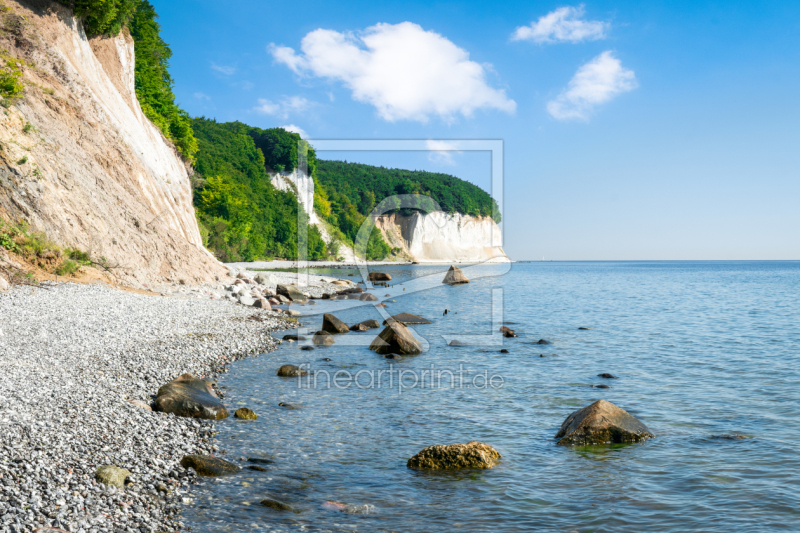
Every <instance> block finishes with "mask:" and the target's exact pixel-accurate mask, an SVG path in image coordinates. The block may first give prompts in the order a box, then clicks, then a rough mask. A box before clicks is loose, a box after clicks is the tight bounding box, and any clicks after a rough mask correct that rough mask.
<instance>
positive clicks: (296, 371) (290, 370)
mask: <svg viewBox="0 0 800 533" xmlns="http://www.w3.org/2000/svg"><path fill="white" fill-rule="evenodd" d="M307 374H308V372H307V371H306V370H303V369H302V368H300V367H299V366H295V365H283V366H282V367H280V368H279V369H278V376H280V377H282V378H297V377H301V376H305V375H307Z"/></svg>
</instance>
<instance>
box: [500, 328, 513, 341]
mask: <svg viewBox="0 0 800 533" xmlns="http://www.w3.org/2000/svg"><path fill="white" fill-rule="evenodd" d="M500 333H502V334H503V337H509V338H511V337H516V336H517V334H516V333H515V332H514V330H513V329H511V328H509V327H507V326H502V327H501V328H500Z"/></svg>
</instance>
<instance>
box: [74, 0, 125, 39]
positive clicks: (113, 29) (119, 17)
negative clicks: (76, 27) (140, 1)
mask: <svg viewBox="0 0 800 533" xmlns="http://www.w3.org/2000/svg"><path fill="white" fill-rule="evenodd" d="M59 2H61V3H62V4H64V5H65V6H69V7H71V8H72V12H73V13H74V14H75V16H76V17H78V18H80V19H82V20H83V28H84V30H85V31H86V35H87V36H88V37H94V36H96V35H111V36H114V35H117V34H118V33H119V32H120V30H121V29H122V27H123V26H124V25H125V24H126V23H127V22H128V21H129V20H130V19H131V16H133V12H134V10H135V9H136V3H137V0H59Z"/></svg>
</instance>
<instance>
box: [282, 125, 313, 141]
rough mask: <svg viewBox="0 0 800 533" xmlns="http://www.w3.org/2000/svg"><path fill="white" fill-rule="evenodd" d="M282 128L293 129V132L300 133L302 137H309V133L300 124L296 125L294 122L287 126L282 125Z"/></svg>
mask: <svg viewBox="0 0 800 533" xmlns="http://www.w3.org/2000/svg"><path fill="white" fill-rule="evenodd" d="M281 128H283V129H285V130H286V131H291V132H292V133H296V134H298V135H299V136H300V138H301V139H308V133H306V132H305V130H304V129H303V128H301V127H300V126H295V125H294V124H287V125H286V126H281Z"/></svg>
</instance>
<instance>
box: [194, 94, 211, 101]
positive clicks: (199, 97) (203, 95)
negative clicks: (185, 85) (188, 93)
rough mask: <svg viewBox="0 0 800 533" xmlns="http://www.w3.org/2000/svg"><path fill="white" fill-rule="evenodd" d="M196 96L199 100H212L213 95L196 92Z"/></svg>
mask: <svg viewBox="0 0 800 533" xmlns="http://www.w3.org/2000/svg"><path fill="white" fill-rule="evenodd" d="M194 97H195V98H197V99H198V100H211V97H210V96H208V95H207V94H203V93H194Z"/></svg>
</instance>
